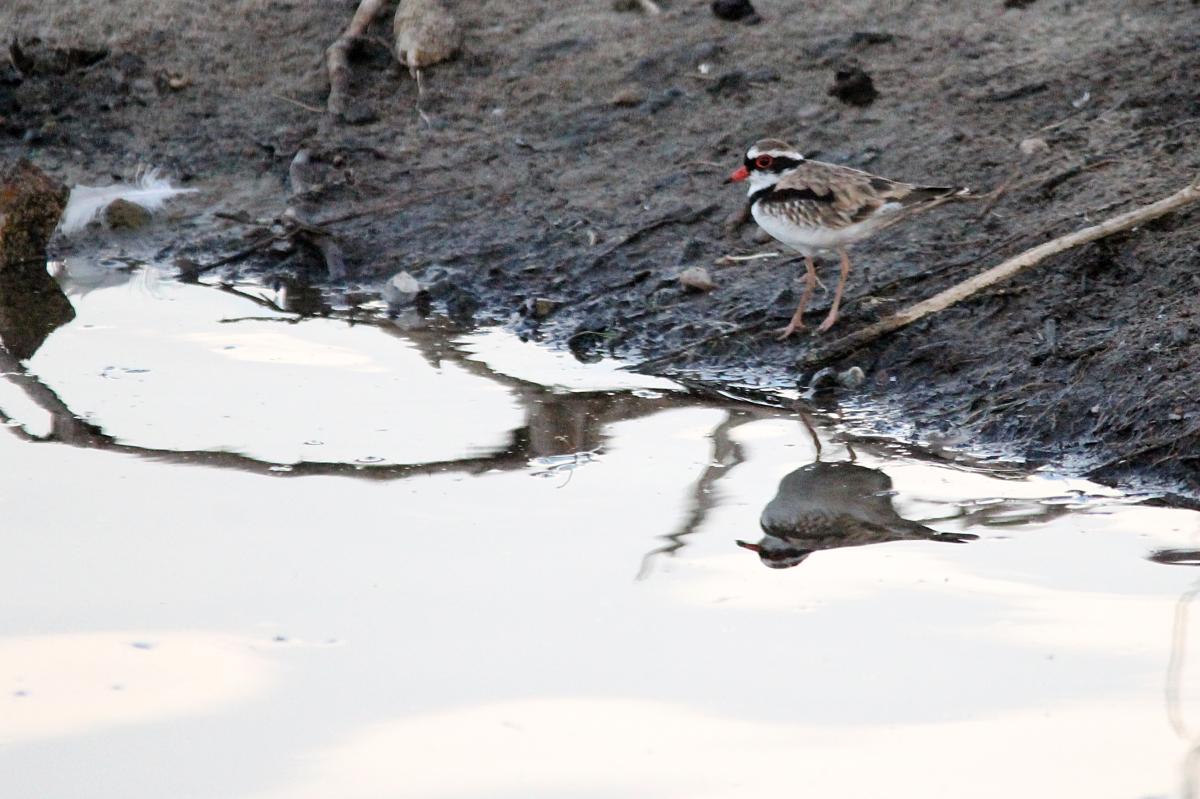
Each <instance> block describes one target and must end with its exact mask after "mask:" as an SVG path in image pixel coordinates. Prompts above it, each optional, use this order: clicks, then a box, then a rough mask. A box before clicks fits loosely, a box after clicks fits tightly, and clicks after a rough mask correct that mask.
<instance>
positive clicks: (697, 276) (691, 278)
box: [679, 266, 717, 291]
mask: <svg viewBox="0 0 1200 799" xmlns="http://www.w3.org/2000/svg"><path fill="white" fill-rule="evenodd" d="M679 283H680V284H681V285H682V286H683V287H684V288H686V289H691V290H692V291H712V290H713V289H714V288H716V287H717V284H716V283H714V282H713V279H712V276H711V275H709V274H708V270H707V269H705V268H704V267H703V266H691V267H688V268H687V269H684V270H683V271H682V272H680V273H679Z"/></svg>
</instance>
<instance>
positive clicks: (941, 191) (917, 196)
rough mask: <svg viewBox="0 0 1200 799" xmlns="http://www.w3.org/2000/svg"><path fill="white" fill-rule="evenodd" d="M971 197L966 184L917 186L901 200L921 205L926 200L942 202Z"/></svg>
mask: <svg viewBox="0 0 1200 799" xmlns="http://www.w3.org/2000/svg"><path fill="white" fill-rule="evenodd" d="M970 197H971V190H970V189H968V188H967V187H966V186H917V187H916V188H914V189H913V190H912V191H910V192H909V193H908V194H907V195H905V197H904V199H903V200H902V201H901V202H902V203H903V204H904V205H921V204H924V203H928V202H937V203H939V204H940V203H944V202H949V201H950V200H965V199H968V198H970Z"/></svg>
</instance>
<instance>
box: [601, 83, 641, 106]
mask: <svg viewBox="0 0 1200 799" xmlns="http://www.w3.org/2000/svg"><path fill="white" fill-rule="evenodd" d="M645 99H646V98H645V97H644V96H643V95H642V93H641V92H639V91H638V90H637V89H634V88H632V87H630V86H626V87H625V88H622V89H618V90H617V91H616V93H615V94H613V96H612V97H610V98H608V102H609V103H610V104H611V105H615V106H616V107H617V108H632V107H633V106H636V105H641V104H642V101H643V100H645Z"/></svg>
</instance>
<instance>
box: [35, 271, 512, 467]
mask: <svg viewBox="0 0 1200 799" xmlns="http://www.w3.org/2000/svg"><path fill="white" fill-rule="evenodd" d="M74 304H75V308H76V311H77V313H78V318H77V319H76V320H75V321H74V322H73V323H71V324H70V325H67V326H66V327H63V328H62V329H60V330H58V331H56V332H55V333H54V334H53V335H51V336H50V338H49V339H48V340H47V341H46V343H45V344H44V345H43V346H42V348H41V350H39V351H38V353H37V354H36V355H35V356H34V357H33V359H32V360H31V362H30V368H31V370H32V371H33V372H35V373H36V374H37V375H38V376H39V377H41V378H42V379H43V380H44V381H45V382H46V383H47V384H49V385H50V387H51V388H53V389H55V390H56V391H57V392H58V394H59V396H61V397H62V398H63V400H64V401H65V402H66V403H67V404H68V405H69V406H71V407H72V408H73V409H74V410H75V411H76V412H77V413H80V414H84V415H86V416H87V417H88V418H89V419H92V420H94V421H97V422H99V423H101V424H102V425H103V427H104V429H105V431H106V432H107V433H109V434H110V435H114V436H116V437H117V438H118V439H120V440H122V441H125V442H131V443H133V442H136V443H138V444H142V445H144V446H149V447H161V448H169V449H227V450H234V451H237V452H241V453H244V454H247V455H251V456H254V457H257V458H260V459H263V460H268V461H273V462H276V463H292V462H295V461H299V460H320V461H354V460H359V459H363V460H366V461H368V462H373V461H377V460H385V461H389V462H393V463H417V462H423V461H431V460H438V459H440V458H446V457H454V456H455V455H458V454H461V453H463V452H466V451H482V450H488V449H492V448H494V447H498V446H502V445H503V444H504V443H505V442H506V441H507V433H508V431H509V430H510V429H512V428H514V427H518V426H520V424H521V422H522V414H521V413H520V409H519V408H518V407H516V404H515V402H514V401H512V400H511V399H509V392H508V390H507V389H505V388H504V387H503V386H500V385H499V384H496V383H493V382H490V381H487V380H485V379H482V378H480V377H476V376H474V375H471V374H469V373H467V372H465V371H464V370H463V369H462V367H460V366H458V365H456V364H453V363H446V364H444V365H443V366H442V369H441V370H440V374H438V375H436V378H435V379H434V378H432V376H426V375H429V374H430V373H431V370H430V369H429V367H428V366H427V365H426V364H425V362H424V361H423V360H422V359H421V356H420V354H419V353H418V352H417V351H416V349H415V348H413V347H412V346H411V345H408V344H406V343H404V342H401V341H398V340H397V339H396V338H395V337H392V336H384V335H380V334H379V331H377V330H375V329H374V328H371V327H367V326H359V327H351V326H349V325H347V324H346V323H344V322H336V321H328V320H312V321H309V322H306V323H305V324H302V325H292V324H286V323H284V322H280V321H269V320H270V318H273V317H274V318H284V317H283V315H282V314H276V313H272V312H270V311H267V310H264V309H261V308H258V307H256V306H253V305H250V304H249V303H248V302H246V301H245V300H243V299H240V298H238V297H235V296H231V295H227V294H222V293H220V292H217V291H213V290H212V289H208V288H203V287H199V286H186V285H179V284H162V285H160V286H159V287H158V288H157V289H156V291H155V296H153V297H151V296H148V295H147V294H145V293H144V291H142V290H140V287H139V286H138V284H127V285H122V286H116V287H111V288H107V289H102V290H98V291H93V292H90V293H87V294H85V295H83V296H81V297H77V298H75V300H74ZM247 315H252V316H258V317H263V318H265V319H266V320H267V321H242V322H238V323H236V324H213V320H215V319H218V318H220V317H222V316H226V317H242V316H247ZM414 378H415V379H414ZM505 400H508V401H505ZM406 417H409V418H406ZM413 417H415V418H419V419H420V424H421V426H422V428H423V429H424V430H425V432H426V435H423V436H420V437H414V436H412V434H411V433H412V422H413V421H415V419H414V418H413Z"/></svg>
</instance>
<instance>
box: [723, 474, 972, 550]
mask: <svg viewBox="0 0 1200 799" xmlns="http://www.w3.org/2000/svg"><path fill="white" fill-rule="evenodd" d="M758 523H759V526H760V527H762V531H763V533H764V537H763V539H762V540H761V541H759V542H758V543H757V544H752V543H749V542H747V541H738V542H737V545H738V546H740V547H742V548H744V549H749V550H750V551H752V552H755V553H757V554H758V557H759V559H760V560H761V561H762V562H763V564H764V565H766V566H770V567H771V568H773V569H786V568H790V567H792V566H797V565H799V564H800V563H801V562H803V561H804V560H805V559H806V558H807V557H808V556H809V555H811V554H812V553H813V552H816V551H817V550H821V549H838V548H841V547H858V546H863V545H865V544H878V543H883V542H885V541H906V540H922V539H924V540H930V541H945V542H951V543H963V542H966V541H971V540H974V539H975V538H977V537H978V536H975V535H972V534H970V533H939V532H938V531H936V530H932V529H930V528H928V527H926V526H925V525H923V524H921V523H920V522H914V521H910V520H909V519H905V518H904V517H903V516H901V515H900V514H899V513H897V512H896V509H895V508H894V507H892V478H890V477H888V476H887V474H885V473H884V472H882V471H880V470H878V469H871V468H868V467H866V466H859V465H857V464H854V463H844V462H838V463H823V462H821V461H817V462H815V463H810V464H808V465H806V466H801V467H800V468H799V469H796V470H794V471H792V472H789V473H788V474H787V475H785V476H784V478H783V479H782V480H780V482H779V488H778V490H777V491H776V493H775V497H774V498H773V499H772V500H771V501H770V502H769V503H767V506H766V507H765V508H764V509H763V512H762V516H761V517H760V518H759V521H758Z"/></svg>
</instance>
